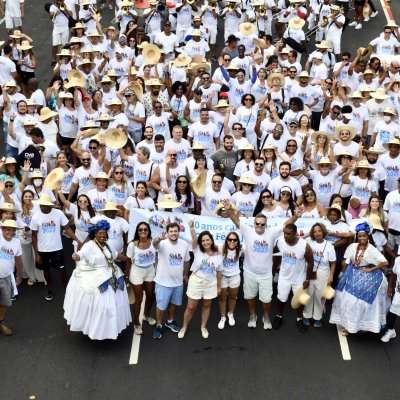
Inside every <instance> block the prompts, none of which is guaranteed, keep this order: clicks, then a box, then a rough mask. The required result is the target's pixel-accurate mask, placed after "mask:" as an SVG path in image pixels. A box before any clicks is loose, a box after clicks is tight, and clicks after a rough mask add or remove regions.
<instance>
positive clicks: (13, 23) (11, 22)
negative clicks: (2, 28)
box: [6, 16, 22, 29]
mask: <svg viewBox="0 0 400 400" xmlns="http://www.w3.org/2000/svg"><path fill="white" fill-rule="evenodd" d="M21 26H22V18H18V17H7V16H6V29H13V28H19V27H21Z"/></svg>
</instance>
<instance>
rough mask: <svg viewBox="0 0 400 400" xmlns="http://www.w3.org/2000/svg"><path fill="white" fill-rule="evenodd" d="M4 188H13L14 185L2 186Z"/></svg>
mask: <svg viewBox="0 0 400 400" xmlns="http://www.w3.org/2000/svg"><path fill="white" fill-rule="evenodd" d="M4 187H6V188H12V187H14V185H12V184H11V185H4Z"/></svg>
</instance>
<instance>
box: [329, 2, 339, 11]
mask: <svg viewBox="0 0 400 400" xmlns="http://www.w3.org/2000/svg"><path fill="white" fill-rule="evenodd" d="M330 8H331V11H340V6H337V5H336V4H332V5H331V6H330Z"/></svg>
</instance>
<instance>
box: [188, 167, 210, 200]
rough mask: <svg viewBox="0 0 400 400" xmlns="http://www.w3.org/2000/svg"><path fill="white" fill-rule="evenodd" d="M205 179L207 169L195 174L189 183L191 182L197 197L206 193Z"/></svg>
mask: <svg viewBox="0 0 400 400" xmlns="http://www.w3.org/2000/svg"><path fill="white" fill-rule="evenodd" d="M206 181H207V171H202V172H200V174H199V175H197V176H195V177H194V178H193V179H192V181H191V183H192V184H193V192H194V193H195V194H197V196H199V197H203V196H204V195H205V194H206V189H207V187H206Z"/></svg>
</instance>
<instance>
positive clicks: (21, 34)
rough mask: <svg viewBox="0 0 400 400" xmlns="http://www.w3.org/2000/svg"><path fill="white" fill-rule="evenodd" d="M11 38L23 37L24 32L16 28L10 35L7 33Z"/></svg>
mask: <svg viewBox="0 0 400 400" xmlns="http://www.w3.org/2000/svg"><path fill="white" fill-rule="evenodd" d="M8 36H9V37H10V38H11V39H21V38H23V37H24V34H23V33H22V32H21V31H20V30H18V29H16V30H15V31H14V32H13V33H12V34H11V35H8Z"/></svg>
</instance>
